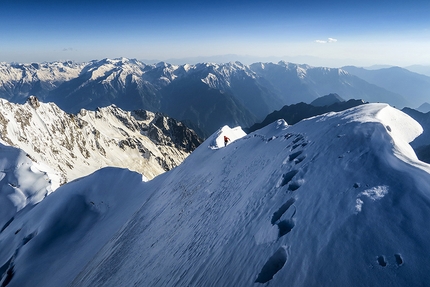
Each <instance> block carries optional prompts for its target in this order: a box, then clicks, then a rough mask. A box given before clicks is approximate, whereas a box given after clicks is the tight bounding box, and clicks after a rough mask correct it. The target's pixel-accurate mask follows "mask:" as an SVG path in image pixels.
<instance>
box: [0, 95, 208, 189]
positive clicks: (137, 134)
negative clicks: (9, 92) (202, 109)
mask: <svg viewBox="0 0 430 287" xmlns="http://www.w3.org/2000/svg"><path fill="white" fill-rule="evenodd" d="M0 139H1V141H2V142H3V143H4V144H7V145H11V146H16V147H19V148H21V149H23V150H24V151H26V152H27V153H28V155H29V156H30V157H31V158H32V159H34V160H35V161H37V162H40V163H43V164H46V165H48V166H50V167H51V168H53V169H54V170H56V171H57V172H58V174H59V175H60V177H61V182H60V184H62V183H65V182H67V181H70V180H73V179H76V178H78V177H81V176H84V175H87V174H89V173H91V172H93V171H95V170H97V169H99V168H102V167H105V166H117V167H123V168H128V169H130V170H134V171H138V172H140V173H142V174H143V175H144V176H145V177H146V178H147V179H152V178H153V177H155V176H156V175H158V174H160V173H162V172H164V171H167V170H170V169H172V168H173V167H175V166H177V165H178V164H180V163H181V162H182V161H183V160H184V159H185V158H186V157H187V156H188V155H189V154H190V153H191V152H192V151H193V150H194V149H195V148H196V147H197V146H198V145H199V144H200V143H201V142H202V141H201V139H200V138H199V137H198V136H197V135H196V133H195V132H194V131H192V130H190V129H188V128H187V127H186V126H184V125H183V124H182V123H181V122H177V121H176V120H174V119H171V118H168V117H165V116H163V115H161V114H157V113H152V112H149V111H144V110H138V111H134V112H127V111H124V110H122V109H120V108H118V107H116V106H115V105H111V106H108V107H105V108H99V109H97V110H96V111H87V110H81V111H80V112H79V113H78V114H76V115H74V114H67V113H65V112H64V111H62V110H61V109H60V108H58V107H57V106H56V105H55V104H53V103H48V104H46V103H41V102H39V100H38V99H37V98H36V97H30V98H29V99H28V101H27V102H26V103H25V104H23V105H20V104H12V103H10V102H8V101H6V100H0Z"/></svg>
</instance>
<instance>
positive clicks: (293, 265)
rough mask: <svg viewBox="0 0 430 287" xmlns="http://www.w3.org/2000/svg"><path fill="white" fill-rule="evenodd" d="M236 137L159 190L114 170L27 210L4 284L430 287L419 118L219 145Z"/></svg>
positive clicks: (333, 118)
mask: <svg viewBox="0 0 430 287" xmlns="http://www.w3.org/2000/svg"><path fill="white" fill-rule="evenodd" d="M223 132H231V130H230V129H229V128H222V129H221V130H220V132H217V133H216V134H214V135H213V137H211V138H208V140H207V141H205V142H204V143H203V144H202V145H200V146H199V148H197V149H196V150H195V151H194V152H193V153H192V154H191V155H190V156H189V157H188V158H187V159H185V161H184V162H183V163H182V164H181V165H179V166H178V167H176V168H175V169H173V170H171V171H169V172H167V173H164V174H162V175H160V176H158V177H156V178H154V179H153V180H151V181H149V182H142V181H141V179H138V178H135V174H134V173H130V172H127V171H124V170H117V169H104V170H101V171H99V172H97V173H95V174H93V175H91V176H88V177H85V178H83V179H81V180H79V181H75V182H72V183H70V184H66V185H64V186H62V187H60V188H59V189H58V190H57V191H56V192H55V193H53V195H49V196H48V197H47V198H46V199H44V200H43V201H42V202H41V203H40V204H38V205H37V206H35V207H34V208H33V209H31V211H24V210H23V211H21V212H20V213H19V214H18V215H17V216H16V217H15V219H14V220H13V221H12V222H10V224H9V225H8V226H7V227H6V228H5V229H4V230H3V231H2V232H1V233H0V270H1V271H2V280H3V282H5V281H6V280H7V282H8V286H58V284H59V282H61V284H63V285H66V286H260V285H261V284H266V283H269V284H270V286H285V285H291V286H388V285H389V286H425V285H426V284H427V282H430V273H429V272H427V270H426V269H425V266H426V264H427V257H426V255H427V254H429V253H430V243H429V241H428V238H429V237H430V229H428V228H426V226H428V218H429V217H430V193H429V190H430V173H429V172H430V168H429V165H427V164H424V163H422V162H420V161H418V160H417V159H416V157H415V156H414V154H413V153H411V152H410V149H409V148H408V144H407V142H408V141H410V140H411V139H412V138H413V137H415V136H417V135H418V134H419V133H420V132H421V130H420V127H419V125H417V123H416V122H415V121H414V120H412V119H411V118H410V117H408V116H406V115H404V114H403V113H402V112H400V111H398V110H396V109H394V108H392V107H390V106H388V105H385V104H366V105H362V106H359V107H355V108H352V109H349V110H347V111H343V112H338V113H328V114H325V115H322V116H317V117H314V118H310V119H308V120H304V121H301V122H299V123H297V124H295V125H293V126H288V125H287V124H286V123H285V122H284V121H282V120H281V121H276V122H274V123H273V124H271V125H269V126H267V127H265V128H264V129H261V130H257V131H255V132H253V133H251V134H248V135H244V136H242V137H241V138H240V139H237V140H236V141H234V142H233V143H231V144H229V145H227V146H226V147H225V148H218V149H211V148H208V146H212V145H213V143H214V140H215V143H218V140H217V139H218V138H219V136H220V135H221V134H222V133H223ZM219 144H220V143H218V145H219ZM118 193H119V194H121V195H118ZM67 198H68V199H73V204H74V206H75V207H76V208H78V210H79V211H80V213H79V218H78V219H75V214H74V213H73V212H71V211H70V209H68V207H67V206H68V205H66V204H64V203H65V202H67V201H66V199H67ZM130 198H132V200H130ZM51 208H53V209H51ZM124 211H126V214H124ZM46 214H49V215H50V216H49V217H48V216H44V215H46ZM63 223H66V225H64V224H63ZM111 223H112V224H111ZM64 226H67V228H66V227H64ZM101 235H102V236H101Z"/></svg>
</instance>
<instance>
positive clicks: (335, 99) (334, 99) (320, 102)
mask: <svg viewBox="0 0 430 287" xmlns="http://www.w3.org/2000/svg"><path fill="white" fill-rule="evenodd" d="M344 101H345V100H344V99H343V98H342V97H341V96H339V95H338V94H336V93H331V94H328V95H325V96H322V97H319V98H317V99H315V100H314V101H312V102H311V105H312V106H315V107H323V106H330V105H333V104H335V103H341V102H344Z"/></svg>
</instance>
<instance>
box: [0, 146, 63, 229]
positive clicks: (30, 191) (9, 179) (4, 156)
mask: <svg viewBox="0 0 430 287" xmlns="http://www.w3.org/2000/svg"><path fill="white" fill-rule="evenodd" d="M52 178H53V179H56V178H55V173H54V172H53V171H52V170H51V169H50V168H48V167H46V166H41V165H39V164H36V163H34V162H33V161H32V160H31V159H30V158H29V157H28V155H27V154H26V153H25V152H24V151H22V150H20V149H17V148H14V147H10V146H5V145H2V144H0V230H1V231H3V229H5V228H6V227H7V225H8V224H10V222H11V220H13V217H14V216H15V214H16V212H17V211H19V210H21V209H23V208H24V207H26V206H27V205H29V206H32V205H35V204H37V203H38V202H40V201H41V200H42V199H43V198H44V197H45V196H47V195H48V194H49V193H51V192H52V190H53V188H55V184H53V183H52ZM54 181H55V180H54ZM57 182H58V179H57Z"/></svg>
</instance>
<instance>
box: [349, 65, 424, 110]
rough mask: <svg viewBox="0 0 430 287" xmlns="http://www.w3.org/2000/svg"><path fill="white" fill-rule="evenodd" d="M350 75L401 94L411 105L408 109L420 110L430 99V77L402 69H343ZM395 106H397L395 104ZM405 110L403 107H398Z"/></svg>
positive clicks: (350, 67) (351, 67)
mask: <svg viewBox="0 0 430 287" xmlns="http://www.w3.org/2000/svg"><path fill="white" fill-rule="evenodd" d="M342 69H343V70H345V71H347V72H348V73H350V74H352V75H355V76H357V77H360V78H361V79H363V80H365V81H367V82H369V83H371V84H374V85H377V86H379V87H382V88H384V89H386V90H388V91H391V92H395V93H398V94H400V95H401V96H402V97H403V98H404V99H406V100H407V101H408V103H409V105H408V107H410V108H418V107H419V106H420V105H422V104H423V103H425V102H428V101H429V99H430V77H429V76H425V75H422V74H418V73H415V72H411V71H409V70H407V69H404V68H400V67H389V68H383V69H376V70H368V69H364V68H357V67H353V66H347V67H342ZM394 105H395V104H394ZM398 107H399V108H403V106H398Z"/></svg>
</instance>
